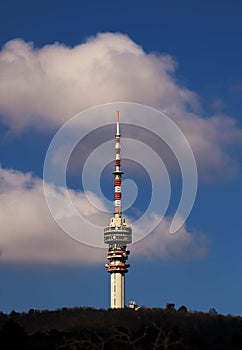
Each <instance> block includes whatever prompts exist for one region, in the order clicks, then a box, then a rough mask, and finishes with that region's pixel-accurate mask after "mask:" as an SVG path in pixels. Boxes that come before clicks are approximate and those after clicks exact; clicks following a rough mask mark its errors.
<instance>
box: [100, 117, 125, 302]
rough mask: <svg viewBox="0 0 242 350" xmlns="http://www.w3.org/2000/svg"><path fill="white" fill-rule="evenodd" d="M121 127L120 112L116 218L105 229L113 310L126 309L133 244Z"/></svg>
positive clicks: (116, 173) (117, 135)
mask: <svg viewBox="0 0 242 350" xmlns="http://www.w3.org/2000/svg"><path fill="white" fill-rule="evenodd" d="M120 136H121V135H120V127H119V112H118V111H117V114H116V135H115V171H114V172H113V174H114V217H113V218H111V220H110V224H109V226H106V227H105V228H104V243H106V244H108V252H107V259H108V260H109V263H108V264H106V265H105V266H106V268H107V272H109V273H110V307H111V308H112V309H117V308H124V305H125V288H124V287H125V283H124V282H125V273H127V272H128V268H129V267H130V265H129V264H126V260H127V259H128V255H129V253H130V252H129V251H128V250H126V248H127V244H130V243H132V229H131V227H129V226H127V225H126V223H125V219H124V218H123V217H122V211H121V197H122V193H121V177H122V174H123V172H122V171H121V170H120Z"/></svg>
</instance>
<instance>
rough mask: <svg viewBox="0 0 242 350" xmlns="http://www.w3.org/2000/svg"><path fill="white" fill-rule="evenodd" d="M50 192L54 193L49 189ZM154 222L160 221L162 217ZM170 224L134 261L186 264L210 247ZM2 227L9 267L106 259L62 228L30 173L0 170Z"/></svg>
mask: <svg viewBox="0 0 242 350" xmlns="http://www.w3.org/2000/svg"><path fill="white" fill-rule="evenodd" d="M50 191H53V188H51V187H50ZM54 195H55V197H56V203H58V199H59V202H61V201H60V199H61V198H60V196H62V195H63V193H62V192H61V191H56V192H55V193H54ZM71 197H72V200H73V202H74V205H75V206H76V207H77V209H78V210H80V211H81V213H82V214H83V213H84V215H85V216H86V218H88V216H92V217H93V216H95V215H96V209H95V208H93V207H91V206H90V204H89V203H88V202H87V201H86V199H85V198H84V197H83V196H81V195H80V194H78V193H75V192H74V191H71ZM99 204H100V205H101V203H99ZM62 214H63V213H62ZM62 214H61V211H60V215H62ZM104 218H105V223H104V224H103V226H105V225H106V224H107V223H108V222H106V216H103V219H104ZM151 219H152V220H156V219H157V220H158V217H156V218H155V217H152V218H151ZM169 224H170V221H169V219H165V220H163V221H162V222H161V224H160V225H159V227H158V228H157V229H156V231H155V232H154V233H153V234H152V235H149V236H148V237H147V238H145V239H144V240H142V241H141V242H138V243H136V244H134V245H133V246H132V247H131V249H132V252H133V254H134V256H135V257H139V256H144V257H145V258H148V254H152V257H155V258H156V259H173V258H176V259H184V258H186V255H189V258H192V259H194V258H200V257H202V256H203V255H204V254H205V253H206V251H207V242H206V239H205V238H203V236H199V238H198V239H197V238H196V237H198V236H194V235H193V234H192V233H190V232H188V231H187V230H186V229H185V228H183V229H182V230H181V231H180V232H178V233H177V234H176V235H169V234H168V231H169ZM0 227H1V236H0V249H1V258H0V259H1V261H4V262H13V263H16V262H17V263H42V264H44V263H47V264H49V263H53V264H62V263H76V264H100V263H104V262H105V260H106V251H105V250H104V249H98V248H91V247H89V246H86V245H83V244H80V243H78V242H77V241H75V240H73V239H72V238H70V237H69V236H68V235H67V234H65V233H64V232H63V231H62V230H61V229H60V228H59V227H58V226H57V224H56V223H55V222H54V219H53V218H52V216H51V214H50V212H49V209H48V207H47V204H46V202H45V198H44V195H43V186H42V181H41V180H40V179H38V178H35V177H33V176H32V175H31V174H23V173H21V172H19V171H13V170H6V169H2V168H0ZM147 227H149V220H147ZM91 229H92V226H91V225H90V230H91ZM144 229H145V227H144ZM86 234H89V232H86ZM100 234H101V235H102V227H100ZM198 243H199V244H198ZM188 252H189V253H188Z"/></svg>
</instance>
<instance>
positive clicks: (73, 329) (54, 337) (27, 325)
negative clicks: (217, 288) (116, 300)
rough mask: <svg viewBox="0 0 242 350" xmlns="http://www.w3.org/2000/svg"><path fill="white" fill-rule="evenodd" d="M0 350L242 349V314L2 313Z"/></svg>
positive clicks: (71, 310) (183, 311)
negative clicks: (234, 315) (236, 315)
mask: <svg viewBox="0 0 242 350" xmlns="http://www.w3.org/2000/svg"><path fill="white" fill-rule="evenodd" d="M0 349H3V350H5V349H6V350H12V349H41V350H42V349H62V350H64V349H65V350H67V349H68V350H71V349H75V350H78V349H84V350H85V349H88V350H94V349H95V350H99V349H100V350H101V349H102V350H109V349H110V350H119V349H120V350H121V349H122V350H126V349H131V350H139V349H147V350H163V349H164V350H166V349H172V350H176V349H187V350H188V349H194V350H200V349H204V350H205V349H206V350H209V349H213V350H223V349H226V350H233V349H236V350H237V349H238V350H241V349H242V318H241V317H232V316H222V315H217V314H216V313H211V312H210V313H202V312H187V310H186V308H185V307H184V308H181V309H180V310H178V311H176V310H175V309H174V310H170V309H146V308H140V309H138V310H130V309H124V310H95V309H92V308H63V309H58V310H56V311H36V310H33V309H31V310H29V312H28V313H16V312H14V311H13V312H11V314H9V315H6V314H4V313H0Z"/></svg>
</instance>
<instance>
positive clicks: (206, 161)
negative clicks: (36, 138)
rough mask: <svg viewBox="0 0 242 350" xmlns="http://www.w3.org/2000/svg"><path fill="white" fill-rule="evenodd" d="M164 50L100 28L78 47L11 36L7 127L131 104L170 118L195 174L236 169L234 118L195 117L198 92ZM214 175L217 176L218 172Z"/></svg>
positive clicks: (4, 70)
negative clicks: (148, 50)
mask: <svg viewBox="0 0 242 350" xmlns="http://www.w3.org/2000/svg"><path fill="white" fill-rule="evenodd" d="M176 67H177V63H176V61H175V60H174V58H173V57H171V56H170V55H167V54H157V53H146V52H145V51H144V50H143V48H142V47H141V46H139V45H137V44H136V43H135V42H133V41H132V40H131V39H130V38H129V37H128V36H126V35H122V34H118V33H116V34H112V33H104V34H98V35H97V36H95V37H92V38H89V39H88V40H87V41H86V42H84V43H81V44H80V45H77V46H75V47H67V46H65V45H63V44H60V43H55V44H52V45H46V46H44V47H42V48H35V47H34V45H33V43H27V42H25V41H24V40H22V39H15V40H12V41H9V42H7V43H6V45H5V46H4V47H3V48H2V50H1V52H0V80H1V86H0V116H1V117H0V118H1V121H2V123H5V124H6V125H7V126H8V127H9V128H10V129H11V130H14V131H15V132H20V131H22V130H23V129H25V128H27V127H36V128H42V129H45V128H48V129H49V128H50V127H57V126H60V125H62V124H63V122H65V121H67V120H69V119H70V118H71V117H72V116H73V115H75V114H76V113H78V112H80V111H81V110H83V109H86V108H88V107H92V106H95V105H98V104H102V103H107V102H114V101H115V102H116V101H130V102H138V103H142V104H147V105H150V106H152V107H155V108H157V109H160V110H161V111H163V112H165V113H167V114H168V115H169V116H171V117H172V118H173V119H174V120H175V121H176V122H177V123H178V124H179V126H180V127H181V128H182V130H183V131H184V133H185V135H186V136H187V138H188V140H189V141H190V143H191V145H192V148H193V150H194V153H195V156H196V159H197V161H198V165H199V167H200V168H199V171H200V176H205V177H209V176H210V175H211V174H214V169H217V171H219V173H220V175H221V173H223V175H225V174H226V173H227V174H228V175H231V174H234V173H236V171H237V163H236V161H235V160H234V159H233V157H231V153H230V152H229V148H230V147H233V146H235V145H238V144H239V143H240V145H241V140H242V131H241V129H239V128H238V127H237V125H236V122H235V120H234V119H232V118H229V117H227V116H225V115H221V114H219V113H218V112H219V111H217V114H215V115H213V116H207V117H206V118H202V117H200V116H199V114H198V111H199V108H200V107H199V106H200V104H199V96H198V95H197V94H196V93H195V92H193V91H191V90H189V89H187V88H186V87H184V86H182V85H181V84H179V83H178V82H177V80H176V76H175V73H176ZM216 177H217V174H216Z"/></svg>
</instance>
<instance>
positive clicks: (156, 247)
mask: <svg viewBox="0 0 242 350" xmlns="http://www.w3.org/2000/svg"><path fill="white" fill-rule="evenodd" d="M150 220H152V221H157V222H159V217H158V216H157V215H153V216H152V217H151V218H150ZM171 221H172V220H171V218H163V220H162V221H161V222H160V223H159V224H158V226H157V228H156V229H155V230H154V231H153V232H152V233H151V234H150V235H148V236H147V237H146V238H145V239H144V240H141V241H139V242H137V243H135V244H134V245H133V247H132V252H133V254H134V256H138V258H140V257H141V258H142V259H144V258H145V259H148V260H154V259H162V260H172V259H175V260H176V259H177V260H179V259H180V260H181V259H182V260H193V259H200V258H203V257H204V256H206V255H207V253H208V249H209V244H210V242H209V240H208V238H207V237H206V236H205V235H204V234H198V233H194V232H193V233H191V232H189V231H188V230H187V228H186V226H185V225H184V226H183V227H182V228H181V229H180V230H179V231H177V232H176V233H175V234H170V233H169V228H170V225H171ZM144 229H145V228H144ZM147 229H149V222H147Z"/></svg>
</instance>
